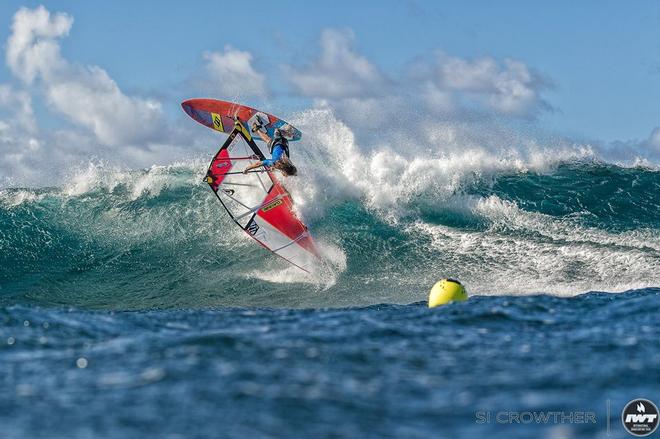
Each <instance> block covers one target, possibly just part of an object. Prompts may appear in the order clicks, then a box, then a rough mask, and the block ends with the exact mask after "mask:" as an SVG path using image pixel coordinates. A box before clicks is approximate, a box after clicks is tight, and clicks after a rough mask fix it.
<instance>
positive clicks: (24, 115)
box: [0, 84, 42, 179]
mask: <svg viewBox="0 0 660 439" xmlns="http://www.w3.org/2000/svg"><path fill="white" fill-rule="evenodd" d="M36 135H37V123H36V120H35V117H34V111H33V109H32V99H31V97H30V95H29V94H27V93H26V92H24V91H19V90H15V89H14V88H12V87H10V86H9V85H8V84H1V85H0V176H2V177H3V178H4V179H6V178H7V177H8V176H11V175H13V174H15V173H20V174H21V175H24V176H26V177H28V178H30V177H34V175H35V169H34V163H33V160H31V159H30V156H31V155H32V154H34V153H36V152H39V151H40V150H41V146H42V145H41V142H40V141H39V140H38V139H37V138H36Z"/></svg>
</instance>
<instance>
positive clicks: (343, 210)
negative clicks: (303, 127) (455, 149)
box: [0, 151, 660, 438]
mask: <svg viewBox="0 0 660 439" xmlns="http://www.w3.org/2000/svg"><path fill="white" fill-rule="evenodd" d="M380 156H382V157H381V158H382V163H383V168H384V169H386V172H384V173H383V174H382V175H381V174H378V172H377V171H374V170H373V169H372V170H371V174H370V179H369V180H366V179H363V180H360V178H361V177H359V176H360V175H361V174H360V169H348V168H350V166H352V165H353V164H352V163H349V162H348V161H347V162H345V163H343V164H341V166H343V168H342V169H343V174H342V175H341V177H342V179H343V180H345V181H346V183H337V181H338V177H337V179H334V180H333V178H334V177H333V176H332V175H331V174H324V175H313V174H311V172H310V171H307V173H306V171H305V168H306V167H305V166H299V169H301V176H300V177H296V179H288V180H287V182H286V184H287V186H288V187H289V188H290V191H291V192H292V194H293V196H294V199H295V200H296V202H297V206H298V208H299V213H300V216H301V218H303V220H304V221H305V222H306V223H307V224H308V226H309V227H310V231H311V233H312V235H313V236H314V238H315V239H316V241H317V243H318V244H319V247H320V248H321V251H322V253H323V255H324V257H325V258H326V259H327V261H328V263H327V266H326V267H325V268H324V270H322V271H321V272H319V273H316V274H314V275H308V274H306V273H303V272H302V271H300V270H298V269H296V268H295V267H290V266H287V265H286V263H285V262H284V261H282V260H279V259H277V258H275V257H273V256H272V255H270V254H269V253H267V252H266V251H265V250H263V249H262V248H260V247H259V246H258V245H255V243H254V242H252V241H251V240H250V239H249V237H247V236H246V235H245V234H244V233H243V232H242V231H240V230H238V229H237V228H236V226H235V225H234V224H233V223H232V222H231V221H230V220H229V218H228V217H227V216H226V215H225V213H224V212H223V210H222V207H221V206H220V205H219V203H218V202H217V200H216V199H215V197H214V195H213V194H212V192H211V191H210V189H209V188H208V186H207V185H206V184H204V183H202V177H203V175H204V172H205V166H206V161H207V158H206V157H204V158H200V159H199V160H197V161H192V162H181V163H174V164H170V165H163V166H153V167H151V168H149V169H144V170H123V169H117V168H113V167H111V166H105V165H103V164H99V163H95V164H90V165H89V166H87V167H84V168H82V169H79V170H77V171H75V172H72V173H71V174H70V175H69V176H68V177H67V178H65V179H64V180H63V181H62V182H61V183H59V184H57V185H53V186H45V187H44V186H41V185H38V184H35V185H34V186H33V187H30V186H29V185H28V186H25V185H23V186H20V187H5V188H4V189H2V190H0V250H1V251H0V321H1V325H0V383H1V387H0V389H1V392H0V435H1V436H2V437H3V438H5V437H6V438H92V437H94V438H96V437H108V438H131V437H135V438H138V437H139V438H144V437H154V438H155V437H158V438H198V437H199V438H206V437H229V438H234V437H236V438H238V437H241V438H243V437H413V438H417V437H419V438H428V437H503V438H518V437H520V438H526V437H541V438H544V437H547V438H577V437H602V438H606V437H613V438H616V437H631V436H629V435H628V434H627V433H626V432H625V430H624V429H623V425H622V422H621V411H622V409H623V406H624V405H625V404H626V403H627V402H628V401H630V400H633V399H636V398H647V399H650V400H651V401H654V402H655V403H656V405H658V404H660V339H659V337H658V336H659V334H660V331H659V330H658V328H659V327H660V288H658V287H660V196H659V194H660V172H658V170H657V169H655V168H653V167H651V166H646V165H643V164H639V165H630V166H623V165H620V164H614V163H609V162H605V161H600V160H596V159H590V158H586V159H582V158H570V159H561V160H557V161H556V162H553V163H550V164H544V165H543V166H539V167H535V166H518V165H516V164H511V163H513V162H509V165H494V166H490V167H489V168H488V169H487V170H484V168H483V166H482V165H481V164H480V163H481V162H475V163H471V164H469V166H467V165H465V166H463V167H460V166H459V165H458V164H457V163H455V162H452V164H451V166H450V167H449V168H442V165H440V164H439V163H440V162H438V163H436V165H437V166H436V168H433V166H435V165H433V166H431V167H430V168H429V167H427V166H426V165H427V164H425V163H424V162H420V163H419V164H418V165H415V166H417V167H414V166H409V167H407V168H405V169H403V171H402V172H403V173H401V172H400V173H399V175H403V178H399V179H393V178H392V175H396V172H398V171H397V169H398V168H397V167H398V166H408V165H409V164H410V163H408V164H406V165H401V164H399V162H398V161H397V160H398V159H397V156H396V155H392V154H390V153H389V152H387V151H374V152H373V153H372V154H371V156H370V157H371V162H369V163H371V164H373V163H379V160H380V159H381V158H379V157H380ZM294 158H295V156H294ZM514 162H515V161H514ZM309 163H312V162H311V161H310V162H309ZM369 163H366V162H365V164H364V166H366V167H368V166H369ZM358 164H359V163H358ZM413 165H414V164H413ZM338 166H339V165H338ZM307 168H308V169H313V167H311V166H310V167H307ZM379 169H380V168H379ZM452 170H453V171H452ZM450 171H452V172H450ZM439 175H442V176H443V177H439ZM347 176H348V177H347ZM310 182H311V183H310ZM444 277H453V278H457V279H459V280H461V281H462V282H463V284H464V285H465V286H466V288H467V290H468V294H469V295H470V299H469V300H467V301H466V302H461V303H454V304H450V305H447V306H443V307H439V308H435V309H428V308H427V307H426V305H425V302H424V301H425V300H426V298H427V295H428V292H429V290H430V288H431V286H432V285H433V284H434V283H435V282H436V281H437V280H439V279H441V278H444ZM656 434H657V433H656Z"/></svg>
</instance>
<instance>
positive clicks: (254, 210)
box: [206, 123, 318, 272]
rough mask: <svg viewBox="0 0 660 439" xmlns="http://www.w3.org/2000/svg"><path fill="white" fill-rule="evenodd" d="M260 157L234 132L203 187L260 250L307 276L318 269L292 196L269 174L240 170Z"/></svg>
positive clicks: (239, 130)
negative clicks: (278, 257) (315, 268)
mask: <svg viewBox="0 0 660 439" xmlns="http://www.w3.org/2000/svg"><path fill="white" fill-rule="evenodd" d="M264 158H265V157H264V155H263V153H262V152H261V151H260V150H259V148H258V147H257V145H256V144H255V142H254V140H253V139H252V137H251V136H250V133H249V132H248V131H247V130H246V129H245V128H244V127H243V125H242V124H240V123H237V124H236V128H235V129H234V130H233V131H232V132H231V133H230V134H229V137H228V138H227V140H226V141H225V143H224V144H223V145H222V147H221V148H220V150H219V151H218V153H217V154H216V155H215V157H213V160H212V161H211V165H210V166H209V169H208V172H207V176H206V181H207V182H208V184H209V186H211V189H212V190H213V192H215V194H216V196H217V197H218V199H219V200H220V202H221V203H222V205H223V206H224V208H225V209H226V210H227V213H229V216H230V217H231V218H232V219H233V220H234V222H235V223H236V224H237V225H238V226H239V227H241V228H242V229H243V230H245V232H246V233H247V234H248V235H249V236H250V237H252V238H253V239H254V240H256V241H257V242H258V243H259V244H261V245H262V246H264V247H265V248H267V249H268V250H270V251H271V252H273V253H275V254H276V255H278V256H280V257H282V258H284V259H286V260H287V261H289V262H290V263H292V264H293V265H295V266H297V267H299V268H301V269H302V270H305V271H307V272H311V271H312V269H313V267H314V266H315V265H316V264H317V263H318V259H317V258H318V251H317V249H316V245H315V244H314V241H313V239H312V237H311V236H310V234H309V231H308V230H307V226H305V224H303V223H302V222H301V221H300V220H299V219H298V217H297V216H296V214H295V212H294V210H293V201H292V199H291V195H290V194H289V193H288V192H287V191H286V189H285V188H284V187H283V186H282V184H281V183H280V182H279V181H278V180H277V177H276V176H275V175H274V173H273V172H272V171H263V170H261V171H260V170H257V171H249V172H248V173H247V174H243V170H244V169H245V168H246V167H247V166H248V165H250V164H251V163H254V162H255V161H259V160H263V159H264Z"/></svg>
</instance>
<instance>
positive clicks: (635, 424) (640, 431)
mask: <svg viewBox="0 0 660 439" xmlns="http://www.w3.org/2000/svg"><path fill="white" fill-rule="evenodd" d="M621 421H622V422H623V426H624V428H625V429H626V430H627V431H628V433H630V434H632V435H633V436H640V437H641V436H648V435H650V434H651V433H653V432H654V431H655V430H656V429H657V428H658V407H656V405H655V404H653V402H651V401H649V400H648V399H642V398H640V399H634V400H632V401H630V402H629V403H628V404H626V406H625V407H624V408H623V413H622V414H621Z"/></svg>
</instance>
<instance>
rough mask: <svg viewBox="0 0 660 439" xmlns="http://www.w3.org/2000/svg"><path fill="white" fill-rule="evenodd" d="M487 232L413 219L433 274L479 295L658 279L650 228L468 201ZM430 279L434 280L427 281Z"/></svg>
mask: <svg viewBox="0 0 660 439" xmlns="http://www.w3.org/2000/svg"><path fill="white" fill-rule="evenodd" d="M468 204H469V205H471V207H470V209H471V210H472V211H473V213H474V214H476V215H480V216H483V217H484V218H485V219H487V220H489V221H490V222H491V223H490V226H489V227H488V228H487V229H486V230H462V229H455V228H452V227H448V226H444V225H434V224H427V223H423V222H416V223H415V224H413V225H411V226H410V227H409V229H408V231H409V233H410V234H411V235H419V234H420V233H421V234H424V235H426V236H428V237H430V238H431V245H432V246H433V247H434V248H435V249H436V250H437V251H440V252H442V254H443V256H444V257H443V258H442V259H441V260H439V261H438V262H437V263H436V264H431V265H434V266H432V267H429V270H430V272H431V273H433V274H434V276H436V277H437V275H438V273H447V275H452V276H456V277H458V278H460V279H463V280H465V281H466V282H467V283H468V286H469V287H470V288H471V289H473V290H474V291H478V292H479V293H480V294H525V293H537V292H548V293H552V294H560V295H574V294H578V293H579V292H583V291H591V290H605V291H622V290H627V289H631V288H643V287H648V286H653V285H657V284H658V283H659V282H660V236H659V235H658V234H657V232H655V231H651V230H646V231H645V230H638V231H631V232H623V233H611V232H607V231H604V230H600V229H596V228H589V227H584V226H581V225H579V224H577V223H575V222H573V221H571V220H566V219H558V218H554V217H550V216H548V215H543V214H539V213H532V212H525V211H523V210H521V209H519V208H518V207H517V206H516V205H515V204H514V203H510V202H506V201H503V200H500V199H499V198H497V197H489V198H486V199H472V200H471V201H469V202H468ZM429 282H432V279H431V278H430V279H429Z"/></svg>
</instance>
